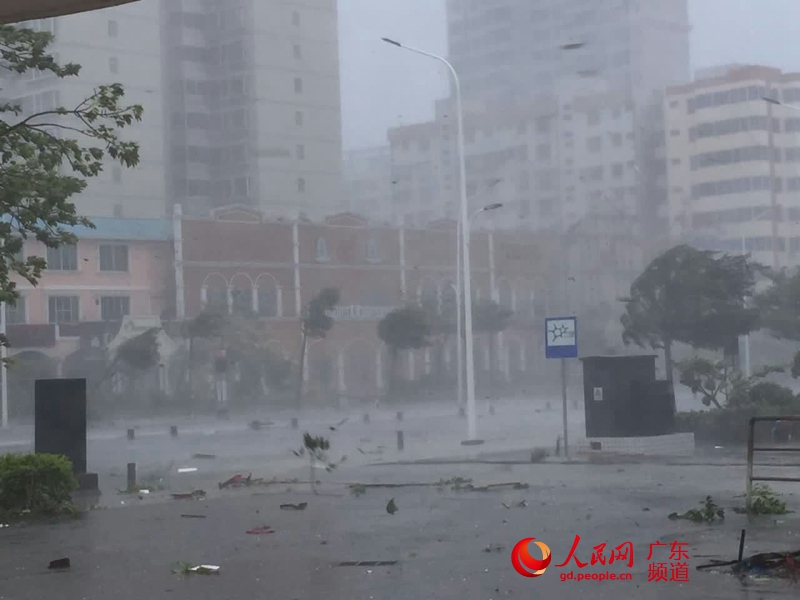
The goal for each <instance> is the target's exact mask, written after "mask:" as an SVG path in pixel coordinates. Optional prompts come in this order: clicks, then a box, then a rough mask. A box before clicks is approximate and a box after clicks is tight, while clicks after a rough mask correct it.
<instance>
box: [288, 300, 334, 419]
mask: <svg viewBox="0 0 800 600" xmlns="http://www.w3.org/2000/svg"><path fill="white" fill-rule="evenodd" d="M339 296H340V294H339V290H338V289H336V288H324V289H323V290H321V291H320V293H319V294H317V295H316V296H314V298H312V299H311V301H310V302H309V303H308V305H307V306H306V307H305V308H303V313H302V317H301V320H300V325H301V328H302V330H301V335H302V336H303V337H302V341H301V344H300V369H299V370H298V373H297V405H298V406H300V403H301V402H302V401H303V374H304V373H305V368H306V350H307V348H308V338H312V339H322V338H325V337H326V336H327V335H328V332H329V331H330V330H331V329H332V328H333V325H334V320H333V317H331V316H330V315H328V313H329V312H330V311H332V310H333V309H334V308H336V306H337V305H338V304H339Z"/></svg>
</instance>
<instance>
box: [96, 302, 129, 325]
mask: <svg viewBox="0 0 800 600" xmlns="http://www.w3.org/2000/svg"><path fill="white" fill-rule="evenodd" d="M130 314H131V299H130V296H101V297H100V319H101V320H102V321H122V318H123V317H127V316H128V315H130Z"/></svg>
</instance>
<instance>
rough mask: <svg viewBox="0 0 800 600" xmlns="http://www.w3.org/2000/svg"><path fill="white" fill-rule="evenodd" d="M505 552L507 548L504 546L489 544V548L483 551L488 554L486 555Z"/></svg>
mask: <svg viewBox="0 0 800 600" xmlns="http://www.w3.org/2000/svg"><path fill="white" fill-rule="evenodd" d="M503 550H505V546H503V545H502V544H489V545H488V546H486V547H485V548H484V549H483V551H484V552H486V553H489V552H502V551H503Z"/></svg>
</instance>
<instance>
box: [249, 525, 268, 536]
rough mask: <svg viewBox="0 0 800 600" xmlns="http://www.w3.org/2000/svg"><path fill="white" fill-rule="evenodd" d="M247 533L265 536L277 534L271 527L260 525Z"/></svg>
mask: <svg viewBox="0 0 800 600" xmlns="http://www.w3.org/2000/svg"><path fill="white" fill-rule="evenodd" d="M245 533H247V535H265V534H267V533H275V530H274V529H273V528H272V527H270V526H269V525H260V526H259V527H254V528H253V529H248V530H247V531H246V532H245Z"/></svg>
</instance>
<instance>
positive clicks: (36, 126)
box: [0, 25, 143, 345]
mask: <svg viewBox="0 0 800 600" xmlns="http://www.w3.org/2000/svg"><path fill="white" fill-rule="evenodd" d="M52 40H53V36H52V35H51V34H50V33H47V32H37V31H31V30H29V29H21V28H17V27H14V26H11V25H0V78H2V77H8V78H9V79H13V78H14V76H17V75H22V74H25V73H28V72H35V73H38V74H40V75H46V76H51V77H53V78H58V79H65V78H69V77H77V76H78V74H79V73H80V66H79V65H76V64H74V63H67V64H64V65H61V64H59V63H58V62H57V61H56V59H55V58H54V57H53V56H52V55H50V54H48V52H47V50H48V46H49V44H50V42H51V41H52ZM1 92H2V90H0V96H2V95H3V94H2V93H1ZM123 97H124V90H123V87H122V85H120V84H118V83H114V84H111V85H101V86H99V87H97V88H96V89H95V90H94V93H93V94H92V95H91V96H89V97H88V98H86V99H84V100H82V101H81V102H80V103H78V104H77V105H76V106H74V107H71V108H65V107H54V108H52V109H49V110H42V111H39V112H25V111H24V110H23V107H22V106H21V105H20V104H18V103H15V102H8V101H6V102H4V101H0V214H2V221H0V301H3V302H14V301H15V300H17V299H18V298H19V293H18V291H17V289H16V284H15V282H14V281H13V280H12V277H13V276H14V275H17V276H19V277H21V278H23V279H25V280H27V281H28V282H29V283H30V284H31V285H36V284H37V283H38V281H39V279H40V278H41V275H42V271H43V270H44V269H45V268H46V264H45V260H44V258H42V257H40V256H29V257H28V258H26V259H25V260H20V259H19V252H20V250H21V249H22V245H23V243H24V241H25V240H27V239H31V238H32V239H35V240H37V241H39V242H42V243H43V244H45V245H46V246H47V247H49V248H57V247H59V246H61V245H64V244H73V243H75V241H76V237H75V235H74V234H73V233H72V232H71V231H69V228H70V227H72V226H75V225H83V226H86V227H93V225H92V223H91V221H90V220H89V219H87V218H86V217H83V216H81V215H79V214H78V212H77V210H76V208H75V204H74V203H73V202H71V201H70V199H71V198H72V197H73V196H74V195H75V194H78V193H80V192H82V191H83V190H84V189H85V188H86V186H87V180H89V179H91V178H93V177H96V176H98V175H99V174H100V173H101V172H102V171H103V167H104V165H105V164H106V161H107V160H108V159H111V160H113V161H116V162H118V163H120V164H121V165H122V166H124V167H133V166H135V165H136V164H138V162H139V146H138V144H136V143H134V142H126V141H122V140H121V139H120V137H119V132H120V130H121V129H123V128H124V127H127V126H128V125H131V124H132V123H133V122H134V121H140V120H141V118H142V112H143V110H142V107H141V106H138V105H132V106H123V104H122V102H123ZM0 342H2V343H3V344H6V345H7V343H8V342H7V340H6V339H5V338H2V339H0Z"/></svg>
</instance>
